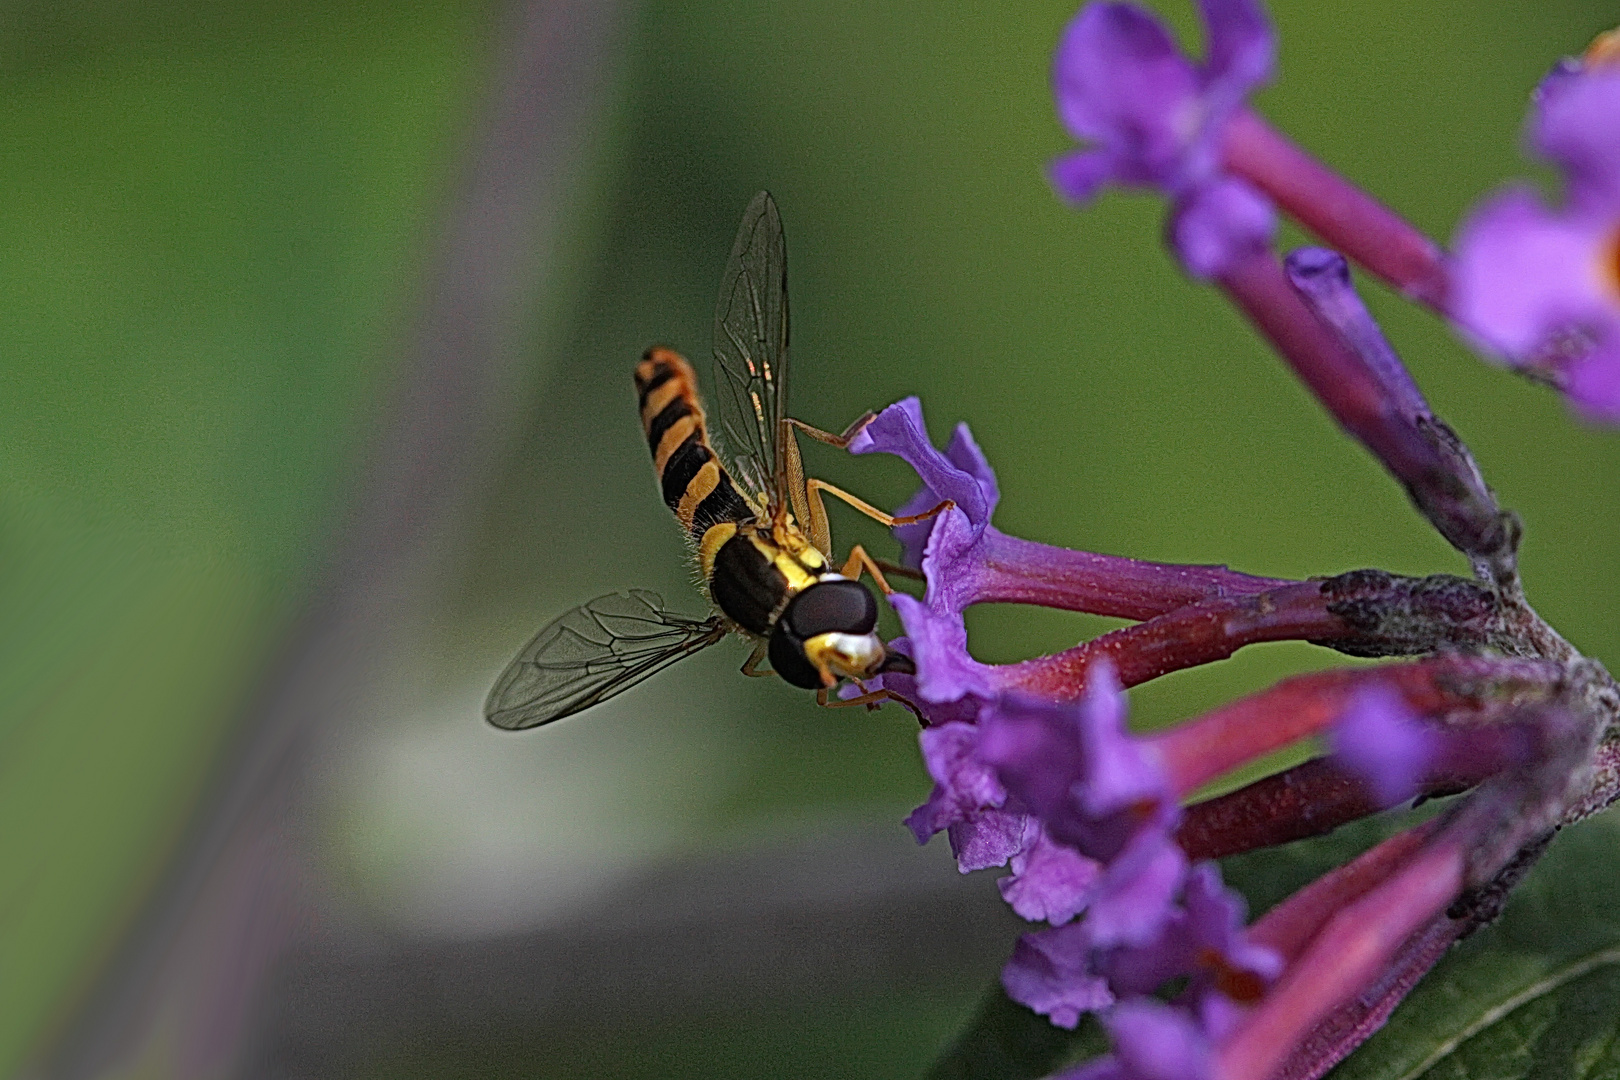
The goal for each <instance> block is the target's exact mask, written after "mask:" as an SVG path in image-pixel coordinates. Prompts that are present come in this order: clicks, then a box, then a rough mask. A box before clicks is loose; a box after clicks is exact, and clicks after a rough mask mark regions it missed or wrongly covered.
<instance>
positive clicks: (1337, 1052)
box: [1267, 913, 1470, 1080]
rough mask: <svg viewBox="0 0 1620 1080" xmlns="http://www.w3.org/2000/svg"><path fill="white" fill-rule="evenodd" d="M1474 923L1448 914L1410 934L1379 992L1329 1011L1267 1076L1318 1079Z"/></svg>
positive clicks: (1380, 1023)
mask: <svg viewBox="0 0 1620 1080" xmlns="http://www.w3.org/2000/svg"><path fill="white" fill-rule="evenodd" d="M1469 926H1470V923H1469V922H1468V921H1466V920H1463V919H1452V918H1449V917H1447V916H1446V915H1445V914H1444V913H1442V914H1439V915H1436V916H1435V917H1434V918H1432V919H1430V920H1429V925H1428V926H1426V927H1424V928H1423V929H1422V930H1419V931H1418V932H1417V933H1415V934H1413V935H1412V936H1411V937H1409V938H1407V940H1406V944H1404V945H1402V946H1401V948H1400V951H1399V952H1397V953H1396V954H1395V959H1394V960H1392V961H1391V962H1390V964H1389V967H1388V969H1387V970H1386V972H1385V973H1384V976H1383V977H1382V978H1381V979H1379V981H1378V988H1377V990H1376V992H1374V993H1371V994H1358V995H1357V996H1356V997H1354V998H1352V999H1351V1000H1349V1001H1347V1002H1345V1003H1344V1004H1343V1005H1340V1006H1339V1007H1338V1008H1337V1009H1336V1010H1334V1011H1333V1012H1331V1013H1329V1014H1328V1016H1327V1017H1326V1018H1324V1019H1323V1020H1322V1021H1321V1022H1320V1023H1318V1024H1317V1025H1316V1026H1315V1027H1314V1028H1312V1029H1311V1030H1310V1033H1309V1034H1307V1035H1306V1036H1305V1037H1304V1038H1302V1039H1301V1040H1300V1041H1299V1044H1298V1045H1297V1046H1295V1047H1294V1049H1293V1052H1292V1053H1290V1054H1289V1055H1288V1060H1287V1061H1285V1062H1284V1063H1283V1064H1282V1066H1281V1067H1279V1068H1278V1069H1277V1071H1275V1072H1273V1073H1272V1074H1271V1076H1270V1077H1268V1078H1267V1080H1318V1078H1319V1077H1321V1076H1323V1075H1325V1074H1326V1073H1327V1071H1328V1070H1329V1069H1331V1068H1333V1066H1335V1065H1337V1064H1338V1063H1339V1062H1341V1061H1343V1060H1344V1059H1345V1058H1346V1057H1348V1056H1349V1055H1350V1052H1351V1051H1352V1050H1354V1049H1355V1048H1356V1047H1358V1046H1360V1045H1361V1044H1362V1043H1364V1042H1366V1041H1367V1039H1368V1038H1369V1037H1370V1036H1371V1035H1372V1033H1373V1032H1375V1031H1377V1030H1378V1029H1379V1028H1381V1027H1383V1026H1384V1022H1385V1021H1386V1020H1388V1019H1389V1015H1390V1013H1392V1012H1394V1011H1395V1006H1397V1005H1399V1004H1400V1003H1401V1002H1402V1001H1404V1000H1405V999H1406V995H1407V994H1410V993H1411V992H1412V988H1413V987H1415V986H1416V985H1417V984H1418V982H1419V980H1421V979H1422V978H1423V976H1425V975H1427V974H1428V973H1429V969H1430V968H1432V967H1434V965H1435V964H1437V963H1439V961H1440V958H1441V957H1442V956H1444V955H1445V954H1446V953H1447V952H1448V951H1449V950H1450V949H1451V946H1452V945H1454V944H1456V942H1457V939H1458V938H1459V937H1460V936H1461V935H1462V934H1463V932H1464V931H1465V930H1467V929H1469Z"/></svg>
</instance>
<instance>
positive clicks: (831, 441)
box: [777, 411, 877, 558]
mask: <svg viewBox="0 0 1620 1080" xmlns="http://www.w3.org/2000/svg"><path fill="white" fill-rule="evenodd" d="M876 417H877V414H876V413H874V412H870V411H869V412H867V413H865V414H863V415H862V416H860V417H858V418H857V419H856V421H855V422H854V423H853V424H851V425H849V427H847V428H845V429H844V433H843V434H842V435H834V434H833V433H832V432H830V431H822V430H821V429H820V428H814V427H811V426H810V425H809V424H806V423H804V422H803V421H802V420H795V419H793V418H792V417H787V418H785V419H783V421H782V427H781V430H779V431H778V432H777V442H778V443H780V444H781V447H782V463H783V467H784V469H785V471H786V472H787V490H788V499H789V501H790V502H792V504H793V516H794V517H796V518H798V519H799V521H800V522H802V523H803V524H804V527H805V529H806V530H807V531H808V532H809V535H810V542H811V543H812V544H814V545H816V550H818V551H820V552H821V553H822V554H823V555H825V556H827V557H829V558H831V557H832V531H831V529H829V528H828V525H827V513H826V508H825V507H824V506H822V505H821V503H820V502H812V501H811V500H810V499H809V496H808V492H807V491H806V489H805V482H804V459H803V458H802V457H801V456H800V454H799V439H798V432H800V431H802V432H804V433H805V434H806V435H808V436H810V437H811V438H812V439H815V440H816V441H817V442H824V443H826V444H827V445H829V446H836V447H838V448H839V449H840V450H842V449H844V448H846V447H847V446H849V443H850V440H851V439H853V438H855V436H856V435H857V434H859V433H860V431H861V429H862V428H864V427H865V426H866V425H867V424H870V423H871V422H872V421H873V420H874V419H875V418H876Z"/></svg>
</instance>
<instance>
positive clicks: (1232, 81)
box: [1050, 0, 1276, 202]
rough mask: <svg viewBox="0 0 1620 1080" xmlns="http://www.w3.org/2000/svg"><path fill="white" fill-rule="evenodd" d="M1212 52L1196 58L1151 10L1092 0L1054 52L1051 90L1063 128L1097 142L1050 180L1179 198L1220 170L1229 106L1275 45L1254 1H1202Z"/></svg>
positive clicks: (1079, 190) (1264, 69) (1063, 162)
mask: <svg viewBox="0 0 1620 1080" xmlns="http://www.w3.org/2000/svg"><path fill="white" fill-rule="evenodd" d="M1200 10H1201V13H1202V14H1203V16H1204V23H1205V29H1206V32H1207V37H1208V40H1209V55H1208V57H1207V59H1206V60H1205V62H1204V63H1202V64H1195V63H1193V62H1192V61H1191V60H1189V59H1188V58H1187V57H1186V56H1184V55H1183V54H1182V52H1181V50H1180V49H1179V48H1178V47H1177V45H1176V42H1175V39H1174V38H1173V37H1172V36H1171V35H1170V33H1169V31H1168V30H1166V29H1165V27H1164V25H1163V24H1162V23H1161V22H1160V21H1159V20H1158V19H1157V18H1156V17H1155V16H1154V15H1152V14H1151V13H1149V12H1147V11H1144V10H1143V9H1141V8H1138V7H1136V6H1134V5H1131V4H1121V3H1090V4H1087V5H1086V6H1085V7H1084V8H1082V9H1081V10H1080V13H1079V14H1078V15H1076V16H1075V18H1074V19H1073V20H1072V21H1071V22H1070V23H1069V25H1068V27H1067V28H1066V29H1065V30H1064V32H1063V36H1062V37H1061V38H1060V39H1059V41H1058V46H1057V49H1056V50H1055V52H1054V53H1053V57H1052V93H1053V98H1054V100H1055V102H1056V106H1057V113H1058V117H1059V119H1060V120H1062V122H1063V124H1064V126H1065V127H1067V128H1068V130H1069V132H1070V133H1071V134H1073V135H1074V136H1075V138H1077V139H1080V140H1082V141H1085V142H1089V143H1093V144H1095V145H1094V146H1093V147H1092V148H1091V149H1090V150H1089V151H1088V152H1087V153H1085V154H1082V155H1067V156H1065V157H1062V158H1059V159H1058V160H1057V161H1056V162H1054V163H1053V165H1052V167H1051V170H1050V175H1051V178H1052V182H1053V185H1054V186H1055V187H1056V188H1057V189H1058V191H1059V192H1060V193H1061V194H1063V195H1064V196H1065V197H1066V198H1069V199H1071V200H1073V201H1076V202H1083V201H1085V200H1087V199H1089V198H1091V196H1092V195H1093V194H1095V192H1096V191H1097V189H1098V188H1099V187H1100V186H1101V185H1102V184H1104V183H1107V182H1113V183H1116V184H1121V185H1125V186H1151V187H1157V188H1159V189H1160V190H1162V191H1164V192H1166V193H1168V194H1171V195H1177V194H1180V193H1184V192H1187V191H1191V190H1193V189H1194V188H1196V187H1199V186H1201V185H1203V184H1206V183H1208V182H1209V181H1211V180H1212V179H1214V178H1215V177H1216V176H1217V175H1218V158H1219V153H1218V150H1219V143H1220V138H1221V134H1222V131H1223V130H1224V127H1225V124H1226V121H1227V120H1228V119H1229V118H1230V116H1231V114H1232V112H1233V110H1234V109H1236V108H1237V107H1238V106H1239V105H1241V104H1242V102H1243V100H1244V98H1245V97H1247V96H1248V94H1249V93H1250V92H1251V91H1252V90H1253V89H1254V88H1255V87H1256V86H1258V85H1260V84H1261V83H1263V82H1265V81H1266V80H1267V79H1269V78H1270V77H1271V73H1272V70H1273V67H1274V64H1275V51H1276V42H1275V35H1274V34H1273V33H1272V30H1271V25H1270V23H1269V21H1268V20H1267V19H1266V16H1265V13H1264V11H1263V10H1262V9H1261V8H1260V7H1259V5H1258V4H1257V3H1256V2H1255V0H1201V3H1200Z"/></svg>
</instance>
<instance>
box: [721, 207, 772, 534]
mask: <svg viewBox="0 0 1620 1080" xmlns="http://www.w3.org/2000/svg"><path fill="white" fill-rule="evenodd" d="M787 374H788V294H787V238H786V237H785V236H784V235H783V233H782V216H781V215H780V214H779V213H777V210H776V200H774V199H772V198H771V195H770V192H768V191H762V192H760V193H759V194H758V195H755V196H754V201H753V202H751V203H749V204H748V212H747V213H745V214H744V215H743V219H742V225H741V226H740V227H739V228H738V229H737V240H736V242H735V243H734V244H732V246H731V259H730V261H728V262H727V263H726V272H725V276H724V277H722V278H721V279H720V299H719V300H718V301H717V302H716V303H715V308H714V383H715V389H714V392H715V405H716V412H717V413H718V414H719V417H720V429H721V433H722V440H723V443H724V448H725V449H726V450H727V451H728V452H729V454H728V456H729V458H730V460H729V461H727V463H726V464H727V467H728V468H730V470H731V471H732V473H733V474H734V475H735V476H736V477H737V479H738V480H739V481H740V482H741V483H742V485H743V487H744V488H745V489H746V491H747V494H748V495H749V497H750V498H753V497H757V496H759V495H761V494H763V495H765V496H766V497H767V499H768V500H769V502H770V505H771V507H772V508H773V509H774V508H777V507H780V506H784V505H786V496H787V492H786V489H785V486H784V483H785V478H786V473H787V470H786V467H785V466H786V463H785V461H784V460H783V453H782V447H781V446H779V445H778V441H779V432H780V431H781V423H782V418H783V417H784V416H786V415H787V413H786V408H787Z"/></svg>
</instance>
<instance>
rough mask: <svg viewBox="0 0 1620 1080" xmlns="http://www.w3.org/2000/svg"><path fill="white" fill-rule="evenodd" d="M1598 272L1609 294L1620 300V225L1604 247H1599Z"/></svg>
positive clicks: (1612, 297)
mask: <svg viewBox="0 0 1620 1080" xmlns="http://www.w3.org/2000/svg"><path fill="white" fill-rule="evenodd" d="M1598 274H1599V275H1600V276H1601V277H1602V279H1603V284H1605V285H1607V286H1608V287H1609V296H1610V298H1611V299H1613V300H1615V301H1616V302H1620V225H1616V226H1615V229H1614V231H1613V232H1611V233H1610V234H1609V239H1608V241H1607V242H1606V243H1604V245H1603V247H1601V248H1600V249H1598Z"/></svg>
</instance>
